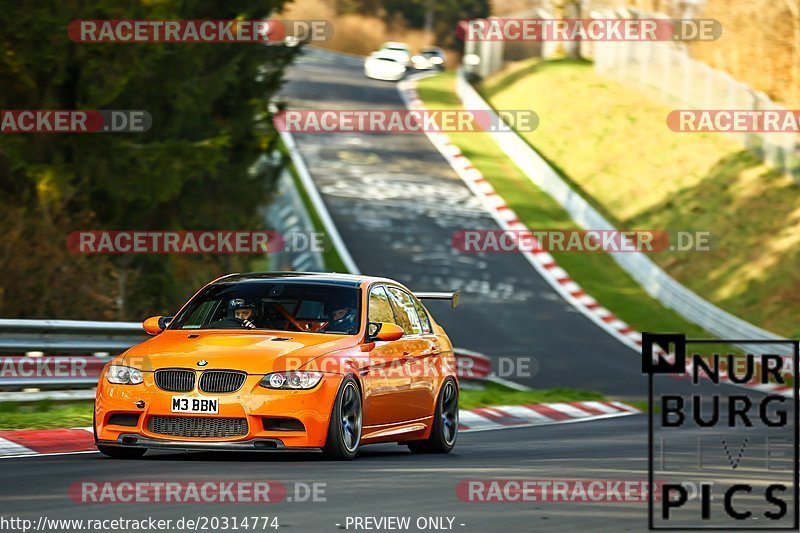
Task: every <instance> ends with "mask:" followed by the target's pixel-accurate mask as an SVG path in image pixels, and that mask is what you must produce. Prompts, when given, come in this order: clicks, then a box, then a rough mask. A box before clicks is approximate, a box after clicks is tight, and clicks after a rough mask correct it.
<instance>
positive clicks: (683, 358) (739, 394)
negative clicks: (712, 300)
mask: <svg viewBox="0 0 800 533" xmlns="http://www.w3.org/2000/svg"><path fill="white" fill-rule="evenodd" d="M719 345H725V346H737V347H743V348H746V349H745V350H744V351H743V352H742V353H728V354H727V355H726V356H722V355H720V354H719V353H717V351H715V350H716V349H717V348H716V347H717V346H719ZM799 345H800V342H798V341H797V340H763V339H758V340H755V339H687V338H686V336H685V335H682V334H666V333H643V334H642V372H643V373H645V374H647V375H648V403H649V406H648V407H649V408H648V413H649V424H648V474H649V480H650V483H651V485H652V482H653V480H654V479H655V476H656V475H658V478H659V480H661V481H663V485H661V493H660V498H658V500H659V502H660V503H659V506H660V512H658V513H656V512H655V511H656V509H655V505H656V502H655V498H654V497H653V496H651V497H650V498H649V501H648V520H649V528H650V529H651V530H656V529H658V530H661V529H704V530H724V531H730V530H736V529H751V530H752V529H766V528H768V529H770V530H774V529H791V530H796V529H797V528H798V525H800V515H798V480H799V479H800V471H799V470H798V468H800V467H799V466H798V458H799V454H798V425H797V421H798V420H797V419H798V409H797V407H798V405H797V402H798V394H797V393H798V381H797V380H791V381H790V378H789V376H790V375H791V376H795V375H797V364H798V361H797V359H798V352H799V351H800V348H798V346H799ZM689 346H693V347H694V346H699V347H698V348H695V350H696V351H692V352H691V353H689V351H688V350H687V348H688V347H689ZM762 347H763V350H762ZM776 347H779V348H776ZM787 348H788V349H787ZM708 352H713V353H711V354H709V353H708ZM756 352H758V353H756ZM777 352H787V353H788V352H791V353H792V364H791V365H787V364H785V361H784V359H785V356H784V355H783V354H782V353H777ZM787 366H791V367H792V369H791V372H789V371H787V370H788V368H787ZM667 378H686V379H682V380H677V379H667ZM656 381H657V382H658V391H659V392H658V393H656ZM675 384H680V385H684V384H688V386H689V388H690V393H686V392H685V389H684V388H678V387H675ZM665 389H670V390H665ZM790 393H791V394H790ZM709 411H710V412H709ZM657 431H658V435H657V434H656V432H657ZM657 436H658V437H659V442H660V451H659V453H658V454H657V453H656V452H655V451H654V444H655V441H656V437H657ZM694 439H696V442H695V441H694ZM789 443H791V445H789ZM668 444H669V446H668ZM782 447H783V449H782ZM656 456H658V460H659V465H660V466H659V468H656ZM790 457H793V458H794V459H793V461H792V462H791V466H790V463H789V460H788V459H789V458H790ZM695 459H696V461H697V462H696V464H694V462H693V461H694V460H695ZM690 460H691V462H690ZM670 465H671V466H672V467H673V468H670ZM676 465H677V466H678V468H675V466H676ZM680 467H684V468H680ZM656 471H658V472H656ZM711 480H713V481H711ZM709 481H711V482H709ZM689 486H692V487H699V488H700V490H699V491H698V492H699V494H693V495H692V497H691V498H690V497H689V491H688V490H687V488H688V487H689ZM695 496H699V497H698V498H696V497H695ZM656 516H658V519H657V518H656Z"/></svg>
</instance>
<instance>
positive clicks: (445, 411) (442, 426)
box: [408, 378, 458, 453]
mask: <svg viewBox="0 0 800 533" xmlns="http://www.w3.org/2000/svg"><path fill="white" fill-rule="evenodd" d="M457 438H458V387H457V386H456V382H455V380H454V379H450V378H449V379H448V380H447V381H445V382H444V385H442V390H441V392H440V393H439V400H438V401H437V402H436V410H435V412H434V413H433V427H432V428H431V436H430V437H428V439H427V440H418V441H414V442H409V443H408V448H409V449H410V450H411V451H412V452H414V453H450V450H452V449H453V447H454V446H455V445H456V439H457Z"/></svg>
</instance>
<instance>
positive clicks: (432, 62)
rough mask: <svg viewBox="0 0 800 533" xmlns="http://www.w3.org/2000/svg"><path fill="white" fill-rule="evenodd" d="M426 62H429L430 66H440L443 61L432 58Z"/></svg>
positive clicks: (439, 58) (436, 57)
mask: <svg viewBox="0 0 800 533" xmlns="http://www.w3.org/2000/svg"><path fill="white" fill-rule="evenodd" d="M428 61H430V62H431V65H441V64H442V63H444V59H442V58H441V57H439V56H433V57H432V58H430V59H429V60H428Z"/></svg>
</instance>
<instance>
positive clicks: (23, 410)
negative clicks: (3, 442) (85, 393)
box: [0, 400, 94, 430]
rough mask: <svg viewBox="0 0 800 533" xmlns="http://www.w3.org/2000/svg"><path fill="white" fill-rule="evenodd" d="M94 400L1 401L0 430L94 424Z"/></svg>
mask: <svg viewBox="0 0 800 533" xmlns="http://www.w3.org/2000/svg"><path fill="white" fill-rule="evenodd" d="M93 405H94V402H91V401H76V402H53V401H50V400H42V401H38V402H30V403H17V402H0V430H6V429H56V428H71V427H88V426H91V425H92V409H93Z"/></svg>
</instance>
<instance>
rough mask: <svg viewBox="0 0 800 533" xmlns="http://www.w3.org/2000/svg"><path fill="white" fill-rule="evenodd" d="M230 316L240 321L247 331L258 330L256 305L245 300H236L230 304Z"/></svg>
mask: <svg viewBox="0 0 800 533" xmlns="http://www.w3.org/2000/svg"><path fill="white" fill-rule="evenodd" d="M228 316H230V317H232V318H235V319H236V320H238V321H239V322H240V323H241V324H242V326H243V327H245V328H247V329H256V325H255V324H254V323H253V322H254V321H255V319H256V305H255V304H254V303H252V302H248V301H246V300H245V299H244V298H234V299H233V300H231V301H230V303H228Z"/></svg>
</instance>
